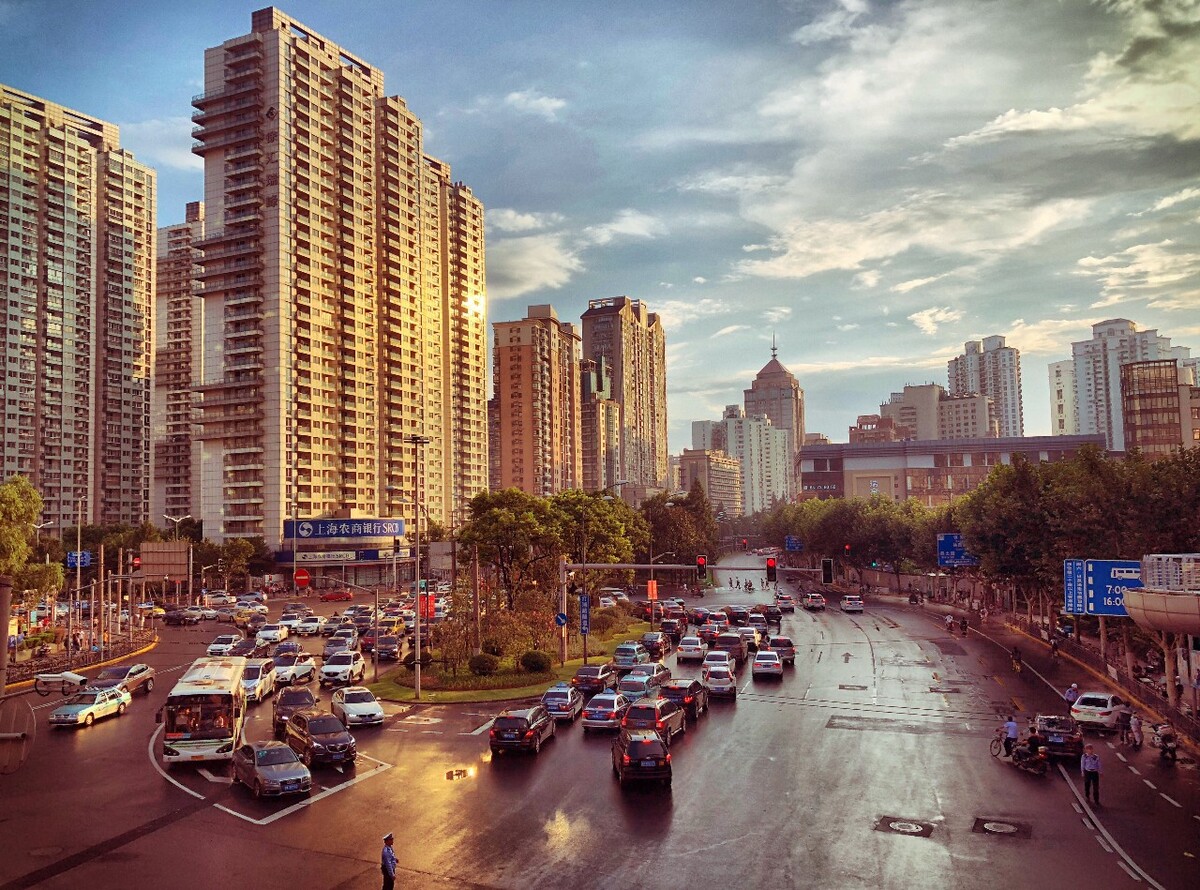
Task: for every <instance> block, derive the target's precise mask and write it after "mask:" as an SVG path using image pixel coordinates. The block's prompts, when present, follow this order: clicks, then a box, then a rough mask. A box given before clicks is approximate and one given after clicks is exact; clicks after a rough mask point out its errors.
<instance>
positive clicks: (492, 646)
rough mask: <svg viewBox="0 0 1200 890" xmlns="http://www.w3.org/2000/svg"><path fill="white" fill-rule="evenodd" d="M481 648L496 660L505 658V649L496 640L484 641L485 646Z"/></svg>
mask: <svg viewBox="0 0 1200 890" xmlns="http://www.w3.org/2000/svg"><path fill="white" fill-rule="evenodd" d="M479 648H480V649H482V650H483V652H484V654H486V655H491V656H493V657H495V658H503V657H504V647H503V646H501V645H500V644H499V643H498V642H496V641H495V640H484V641H483V644H482V645H481V646H480V647H479Z"/></svg>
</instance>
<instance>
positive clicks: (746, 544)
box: [742, 538, 750, 550]
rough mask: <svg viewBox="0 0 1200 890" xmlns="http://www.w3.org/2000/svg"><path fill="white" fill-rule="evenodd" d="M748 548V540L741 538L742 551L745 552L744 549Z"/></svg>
mask: <svg viewBox="0 0 1200 890" xmlns="http://www.w3.org/2000/svg"><path fill="white" fill-rule="evenodd" d="M749 547H750V540H749V538H742V549H743V550H746V549H748V548H749Z"/></svg>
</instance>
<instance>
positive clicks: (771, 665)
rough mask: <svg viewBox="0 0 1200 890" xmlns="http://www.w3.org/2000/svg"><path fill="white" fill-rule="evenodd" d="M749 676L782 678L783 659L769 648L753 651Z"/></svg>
mask: <svg viewBox="0 0 1200 890" xmlns="http://www.w3.org/2000/svg"><path fill="white" fill-rule="evenodd" d="M750 676H751V677H754V678H755V679H758V678H759V677H775V678H778V679H782V677H783V660H782V659H781V658H780V657H779V653H778V652H772V651H771V650H770V649H764V650H763V651H762V652H757V653H755V655H754V661H753V662H752V663H751V665H750Z"/></svg>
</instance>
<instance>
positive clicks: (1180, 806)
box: [1158, 791, 1183, 810]
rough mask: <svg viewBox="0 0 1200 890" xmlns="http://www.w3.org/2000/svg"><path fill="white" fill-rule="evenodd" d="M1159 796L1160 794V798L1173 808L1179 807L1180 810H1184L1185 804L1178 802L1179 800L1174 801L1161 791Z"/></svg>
mask: <svg viewBox="0 0 1200 890" xmlns="http://www.w3.org/2000/svg"><path fill="white" fill-rule="evenodd" d="M1158 794H1159V796H1160V797H1161V798H1162V799H1163V800H1165V801H1166V802H1167V803H1169V804H1170V805H1171V806H1173V807H1178V808H1179V809H1181V810H1182V809H1183V804H1181V803H1180V802H1179V801H1177V800H1173V799H1172V798H1170V797H1168V796H1167V795H1165V794H1163V793H1162V792H1161V791H1160V792H1158Z"/></svg>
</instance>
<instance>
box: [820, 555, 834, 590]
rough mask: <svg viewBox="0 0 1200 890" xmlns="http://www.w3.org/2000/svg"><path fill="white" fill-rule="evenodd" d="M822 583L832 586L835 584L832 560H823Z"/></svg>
mask: <svg viewBox="0 0 1200 890" xmlns="http://www.w3.org/2000/svg"><path fill="white" fill-rule="evenodd" d="M821 583H822V584H832V583H833V560H832V559H823V560H821Z"/></svg>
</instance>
